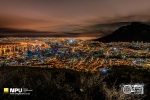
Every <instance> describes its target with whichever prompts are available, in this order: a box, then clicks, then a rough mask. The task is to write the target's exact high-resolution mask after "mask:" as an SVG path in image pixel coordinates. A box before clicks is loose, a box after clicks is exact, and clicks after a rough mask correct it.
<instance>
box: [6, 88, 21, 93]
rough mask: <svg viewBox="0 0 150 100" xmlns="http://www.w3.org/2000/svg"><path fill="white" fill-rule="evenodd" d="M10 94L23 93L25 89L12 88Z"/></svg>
mask: <svg viewBox="0 0 150 100" xmlns="http://www.w3.org/2000/svg"><path fill="white" fill-rule="evenodd" d="M9 90H10V93H18V92H19V93H21V92H23V89H22V88H10V89H9Z"/></svg>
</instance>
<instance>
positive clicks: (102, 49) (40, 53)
mask: <svg viewBox="0 0 150 100" xmlns="http://www.w3.org/2000/svg"><path fill="white" fill-rule="evenodd" d="M3 40H7V41H9V42H8V43H6V41H1V43H0V66H30V67H48V68H54V67H55V68H66V69H73V70H77V71H91V72H94V71H97V70H102V68H103V67H111V66H134V67H137V68H139V67H141V68H150V51H149V48H150V43H143V42H131V43H129V42H111V43H101V42H95V41H89V40H88V41H87V39H84V38H23V39H20V38H15V39H14V38H4V39H3Z"/></svg>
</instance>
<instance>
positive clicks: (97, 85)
mask: <svg viewBox="0 0 150 100" xmlns="http://www.w3.org/2000/svg"><path fill="white" fill-rule="evenodd" d="M121 83H144V84H145V86H144V95H141V96H140V95H137V96H136V95H125V94H124V93H123V92H121V91H120V87H119V85H120V84H121ZM15 87H16V88H28V89H31V90H33V91H32V92H30V93H31V94H30V95H23V96H21V95H9V94H4V93H3V88H15ZM141 99H142V100H150V71H149V70H147V69H135V68H132V67H129V66H122V67H116V66H115V67H112V68H111V70H109V71H108V72H107V73H102V72H95V73H84V72H76V71H72V70H69V69H48V68H29V67H0V100H141Z"/></svg>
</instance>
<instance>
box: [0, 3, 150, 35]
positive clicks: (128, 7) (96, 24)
mask: <svg viewBox="0 0 150 100" xmlns="http://www.w3.org/2000/svg"><path fill="white" fill-rule="evenodd" d="M149 4H150V1H149V0H144V1H142V0H130V1H129V0H124V1H122V0H94V1H91V0H36V1H34V0H14V1H13V2H12V0H1V3H0V27H7V28H15V29H30V30H37V31H53V32H55V34H52V33H51V32H50V34H48V33H47V34H48V35H55V36H105V35H107V34H110V33H111V32H112V31H114V30H115V29H117V28H118V27H120V26H122V25H126V24H128V23H130V22H133V21H140V22H146V23H148V22H150V14H149V12H150V6H149ZM1 34H2V33H1ZM15 34H16V33H12V35H15ZM38 34H41V35H42V33H38ZM17 35H19V33H17ZM20 36H21V33H20Z"/></svg>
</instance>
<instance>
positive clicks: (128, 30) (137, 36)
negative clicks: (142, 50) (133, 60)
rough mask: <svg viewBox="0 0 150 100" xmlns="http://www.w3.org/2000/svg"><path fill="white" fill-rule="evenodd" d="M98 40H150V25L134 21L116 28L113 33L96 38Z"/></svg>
mask: <svg viewBox="0 0 150 100" xmlns="http://www.w3.org/2000/svg"><path fill="white" fill-rule="evenodd" d="M96 41H100V42H119V41H122V42H132V41H143V42H150V26H149V25H146V24H143V23H140V22H132V23H131V24H130V25H127V26H122V27H120V28H119V29H117V30H115V31H114V32H113V33H112V34H109V35H107V36H105V37H102V38H98V39H96Z"/></svg>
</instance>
